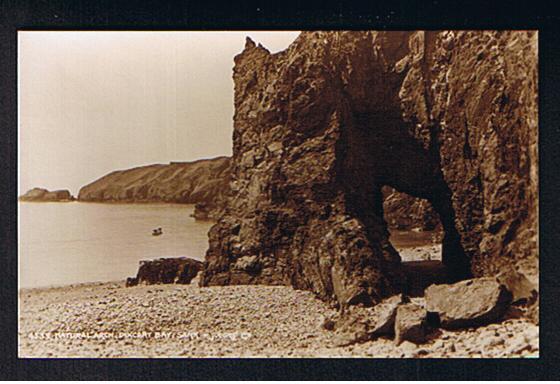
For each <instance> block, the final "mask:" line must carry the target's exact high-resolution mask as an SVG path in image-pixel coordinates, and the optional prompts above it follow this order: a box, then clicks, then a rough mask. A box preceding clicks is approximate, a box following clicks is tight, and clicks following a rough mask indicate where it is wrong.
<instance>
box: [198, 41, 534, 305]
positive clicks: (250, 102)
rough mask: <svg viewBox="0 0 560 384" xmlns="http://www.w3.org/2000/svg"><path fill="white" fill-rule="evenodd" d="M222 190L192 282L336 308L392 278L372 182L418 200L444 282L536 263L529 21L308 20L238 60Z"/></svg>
mask: <svg viewBox="0 0 560 384" xmlns="http://www.w3.org/2000/svg"><path fill="white" fill-rule="evenodd" d="M233 77H234V82H235V116H234V143H233V160H232V182H231V187H232V195H231V197H230V198H229V199H228V204H227V207H226V210H225V213H224V214H223V215H222V217H221V218H220V220H219V221H218V223H217V224H216V225H215V226H214V227H213V228H212V229H211V231H210V248H209V250H208V252H207V255H206V263H205V271H204V276H203V278H202V279H201V284H202V285H215V284H220V285H224V284H246V283H264V284H291V285H292V286H294V287H296V288H301V289H307V290H311V291H313V292H315V293H316V294H317V295H318V296H319V297H322V298H324V299H334V300H336V301H337V302H338V303H339V304H341V305H342V306H346V305H349V304H355V303H364V304H372V303H376V302H379V301H380V300H381V298H383V297H386V296H388V295H390V294H392V293H394V292H398V291H400V289H401V286H400V281H402V271H401V267H400V257H399V255H398V253H397V252H396V251H395V249H394V248H393V247H392V245H391V243H390V239H389V233H388V231H387V223H386V222H385V220H384V212H383V193H382V188H383V187H384V186H389V187H392V188H394V189H396V190H397V191H400V192H404V193H407V194H408V195H410V196H414V197H418V198H422V199H425V200H427V201H429V202H430V203H431V205H432V207H433V209H434V210H435V212H437V214H438V215H439V217H440V219H441V225H442V227H443V229H444V231H445V235H444V239H443V251H442V252H443V254H442V258H443V262H444V263H445V264H446V266H447V268H448V269H449V271H450V273H451V275H452V276H453V277H454V278H455V279H462V278H466V277H469V276H470V275H472V274H474V275H478V276H480V275H493V274H496V273H497V271H498V270H499V269H500V268H501V265H506V264H507V265H517V266H518V267H519V268H525V269H526V268H533V270H534V271H535V269H534V268H535V266H536V260H537V243H536V241H537V232H536V229H537V226H536V225H537V224H536V223H537V222H536V218H537V213H536V212H537V36H536V33H534V32H482V31H477V32H445V31H444V32H435V31H434V32H304V33H302V34H301V35H300V36H299V37H298V39H297V40H296V41H295V42H294V43H292V44H291V46H290V47H289V48H288V49H287V50H285V51H283V52H280V53H277V54H270V53H269V52H268V51H267V50H266V49H265V48H264V47H262V46H256V45H255V44H254V43H253V42H252V41H250V40H248V41H247V44H246V46H245V49H244V51H243V52H242V53H241V54H239V55H238V56H236V57H235V67H234V75H233Z"/></svg>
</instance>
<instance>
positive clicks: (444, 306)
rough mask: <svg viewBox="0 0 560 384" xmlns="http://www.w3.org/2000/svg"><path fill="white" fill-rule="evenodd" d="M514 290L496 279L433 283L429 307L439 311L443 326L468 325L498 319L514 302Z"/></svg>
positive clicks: (426, 294) (427, 294)
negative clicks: (512, 299)
mask: <svg viewBox="0 0 560 384" xmlns="http://www.w3.org/2000/svg"><path fill="white" fill-rule="evenodd" d="M511 298H512V295H511V293H510V292H509V291H508V290H507V289H506V288H505V286H504V285H502V284H500V283H499V282H498V281H497V280H496V279H495V278H492V277H484V278H478V279H470V280H465V281H461V282H459V283H455V284H451V285H448V284H441V285H431V286H430V287H428V288H427V289H426V291H425V299H426V309H427V310H428V311H429V312H433V313H437V314H438V316H439V322H440V324H441V327H442V328H449V329H452V328H465V327H470V326H479V325H484V324H487V323H491V322H496V321H498V320H499V319H500V318H501V317H502V316H503V315H504V314H505V313H506V311H507V309H508V308H509V305H510V304H511Z"/></svg>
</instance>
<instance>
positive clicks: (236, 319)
mask: <svg viewBox="0 0 560 384" xmlns="http://www.w3.org/2000/svg"><path fill="white" fill-rule="evenodd" d="M335 313H336V310H335V309H334V308H333V307H331V306H329V305H328V304H327V303H324V302H322V301H320V300H318V299H316V298H315V297H314V295H313V294H312V293H310V292H307V291H298V290H294V289H292V288H291V287H284V286H227V287H203V288H201V287H198V285H197V282H196V281H193V283H191V284H190V285H140V286H136V287H129V288H126V287H125V285H124V281H119V282H111V283H90V284H79V285H71V286H64V287H52V288H35V289H23V290H20V312H19V357H22V358H34V357H51V358H56V357H65V358H73V357H75V358H79V357H90V358H120V357H132V358H134V357H138V358H168V357H304V358H305V357H310V358H311V357H392V358H420V357H423V358H438V357H451V358H461V357H474V358H487V357H512V358H516V357H538V354H539V329H538V326H537V325H535V324H533V323H531V322H530V321H529V320H527V319H525V318H524V316H523V311H522V309H516V308H512V311H510V313H508V315H506V318H505V319H504V320H503V321H502V322H500V323H497V324H490V325H487V326H484V327H479V328H473V329H464V330H456V331H447V330H441V329H438V330H436V331H434V333H433V334H432V335H431V336H430V338H429V340H428V342H427V343H425V344H421V345H416V344H413V343H411V342H408V341H405V342H404V343H402V344H400V345H399V346H397V345H395V342H394V341H393V340H392V339H390V338H379V339H376V340H373V341H368V342H365V343H359V344H353V345H350V346H346V347H337V346H335V343H334V342H333V337H334V335H333V332H331V331H328V330H326V329H324V328H323V327H322V324H323V322H324V320H325V319H326V318H328V317H330V316H333V315H334V314H335Z"/></svg>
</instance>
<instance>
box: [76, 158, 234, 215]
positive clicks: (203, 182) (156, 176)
mask: <svg viewBox="0 0 560 384" xmlns="http://www.w3.org/2000/svg"><path fill="white" fill-rule="evenodd" d="M229 174H230V158H229V157H226V156H222V157H217V158H214V159H202V160H196V161H192V162H172V163H170V164H153V165H146V166H141V167H136V168H132V169H127V170H121V171H114V172H111V173H109V174H107V175H105V176H103V177H101V178H100V179H98V180H95V181H94V182H92V183H90V184H88V185H86V186H84V187H82V188H81V189H80V192H79V194H78V200H79V201H86V202H122V203H137V202H167V203H182V204H196V203H202V204H207V205H211V206H213V205H215V204H216V202H217V201H220V200H222V199H223V198H224V196H223V194H224V193H226V191H227V190H228V183H229Z"/></svg>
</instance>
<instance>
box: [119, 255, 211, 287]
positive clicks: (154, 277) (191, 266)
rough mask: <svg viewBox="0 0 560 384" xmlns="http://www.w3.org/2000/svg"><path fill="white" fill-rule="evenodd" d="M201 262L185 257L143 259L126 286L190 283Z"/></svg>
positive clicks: (201, 265)
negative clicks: (134, 275)
mask: <svg viewBox="0 0 560 384" xmlns="http://www.w3.org/2000/svg"><path fill="white" fill-rule="evenodd" d="M203 265H204V264H203V263H202V262H200V261H198V260H194V259H190V258H187V257H178V258H161V259H157V260H143V261H141V262H140V268H139V269H138V273H137V274H136V277H129V278H128V279H127V280H126V286H127V287H130V286H134V285H138V284H148V285H149V284H190V282H191V280H192V279H194V278H195V277H196V275H197V274H198V273H199V272H200V271H201V270H202V267H203Z"/></svg>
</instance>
